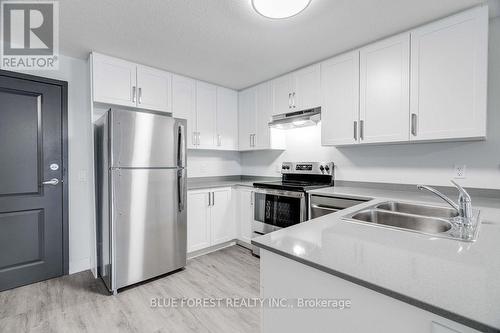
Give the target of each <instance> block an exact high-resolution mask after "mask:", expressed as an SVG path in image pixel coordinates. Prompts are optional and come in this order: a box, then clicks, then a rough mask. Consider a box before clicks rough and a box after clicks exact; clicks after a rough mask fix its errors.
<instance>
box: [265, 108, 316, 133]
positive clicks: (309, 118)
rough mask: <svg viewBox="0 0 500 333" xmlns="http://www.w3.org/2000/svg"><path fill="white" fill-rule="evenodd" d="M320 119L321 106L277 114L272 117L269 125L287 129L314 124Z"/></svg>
mask: <svg viewBox="0 0 500 333" xmlns="http://www.w3.org/2000/svg"><path fill="white" fill-rule="evenodd" d="M320 120H321V107H317V108H313V109H308V110H302V111H294V112H288V113H282V114H277V115H275V116H273V117H272V120H271V121H270V122H269V127H273V128H279V129H289V128H296V127H305V126H312V125H316V124H317V123H318V122H319V121H320Z"/></svg>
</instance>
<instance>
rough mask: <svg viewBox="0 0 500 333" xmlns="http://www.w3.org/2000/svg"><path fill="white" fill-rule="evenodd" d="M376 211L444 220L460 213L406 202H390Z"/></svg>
mask: <svg viewBox="0 0 500 333" xmlns="http://www.w3.org/2000/svg"><path fill="white" fill-rule="evenodd" d="M375 208H376V209H382V210H388V211H391V212H398V213H408V214H415V215H421V216H433V217H439V218H444V219H449V218H452V217H457V216H458V212H457V211H456V210H454V209H453V208H448V207H440V206H430V205H418V204H411V203H406V202H397V201H388V202H384V203H381V204H378V205H377V206H375Z"/></svg>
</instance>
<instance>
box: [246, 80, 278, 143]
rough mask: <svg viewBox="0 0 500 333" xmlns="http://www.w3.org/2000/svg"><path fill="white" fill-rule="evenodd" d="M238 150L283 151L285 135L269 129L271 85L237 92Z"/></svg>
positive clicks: (268, 83) (260, 85) (262, 84)
mask: <svg viewBox="0 0 500 333" xmlns="http://www.w3.org/2000/svg"><path fill="white" fill-rule="evenodd" d="M238 99H239V106H238V113H239V122H238V123H239V129H238V131H239V148H240V150H243V151H245V150H264V149H276V150H283V149H285V146H286V143H285V133H284V132H283V131H282V130H278V129H274V128H269V120H270V119H271V117H272V104H273V103H272V83H271V82H264V83H261V84H259V85H258V86H255V87H251V88H248V89H245V90H243V91H240V92H239V96H238Z"/></svg>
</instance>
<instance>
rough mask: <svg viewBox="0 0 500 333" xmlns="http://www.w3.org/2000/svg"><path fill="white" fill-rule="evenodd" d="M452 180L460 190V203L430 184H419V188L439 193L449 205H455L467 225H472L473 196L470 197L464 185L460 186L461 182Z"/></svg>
mask: <svg viewBox="0 0 500 333" xmlns="http://www.w3.org/2000/svg"><path fill="white" fill-rule="evenodd" d="M451 182H452V184H453V185H455V187H456V188H457V189H458V191H459V196H458V204H457V203H455V202H454V201H453V200H451V199H450V198H448V197H447V196H446V195H444V194H443V193H441V192H439V191H438V190H436V189H435V188H432V187H430V186H427V185H417V188H418V189H419V190H427V191H429V192H431V193H434V194H435V195H437V196H438V197H440V198H441V199H443V200H444V201H445V202H446V203H447V204H448V205H450V206H451V207H453V208H454V209H455V210H456V211H457V213H458V215H459V216H460V217H461V218H462V220H463V223H464V224H465V225H470V224H471V223H472V217H473V211H472V203H471V202H472V200H471V197H470V195H469V193H467V191H466V190H465V189H464V188H463V187H462V186H460V185H459V184H457V183H456V182H455V181H453V180H452V181H451Z"/></svg>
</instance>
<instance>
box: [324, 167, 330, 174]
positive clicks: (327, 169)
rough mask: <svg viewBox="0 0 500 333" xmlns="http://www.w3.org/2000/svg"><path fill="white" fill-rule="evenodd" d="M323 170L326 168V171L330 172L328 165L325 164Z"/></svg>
mask: <svg viewBox="0 0 500 333" xmlns="http://www.w3.org/2000/svg"><path fill="white" fill-rule="evenodd" d="M325 170H326V172H327V173H329V172H330V167H329V166H328V165H326V166H325Z"/></svg>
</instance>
